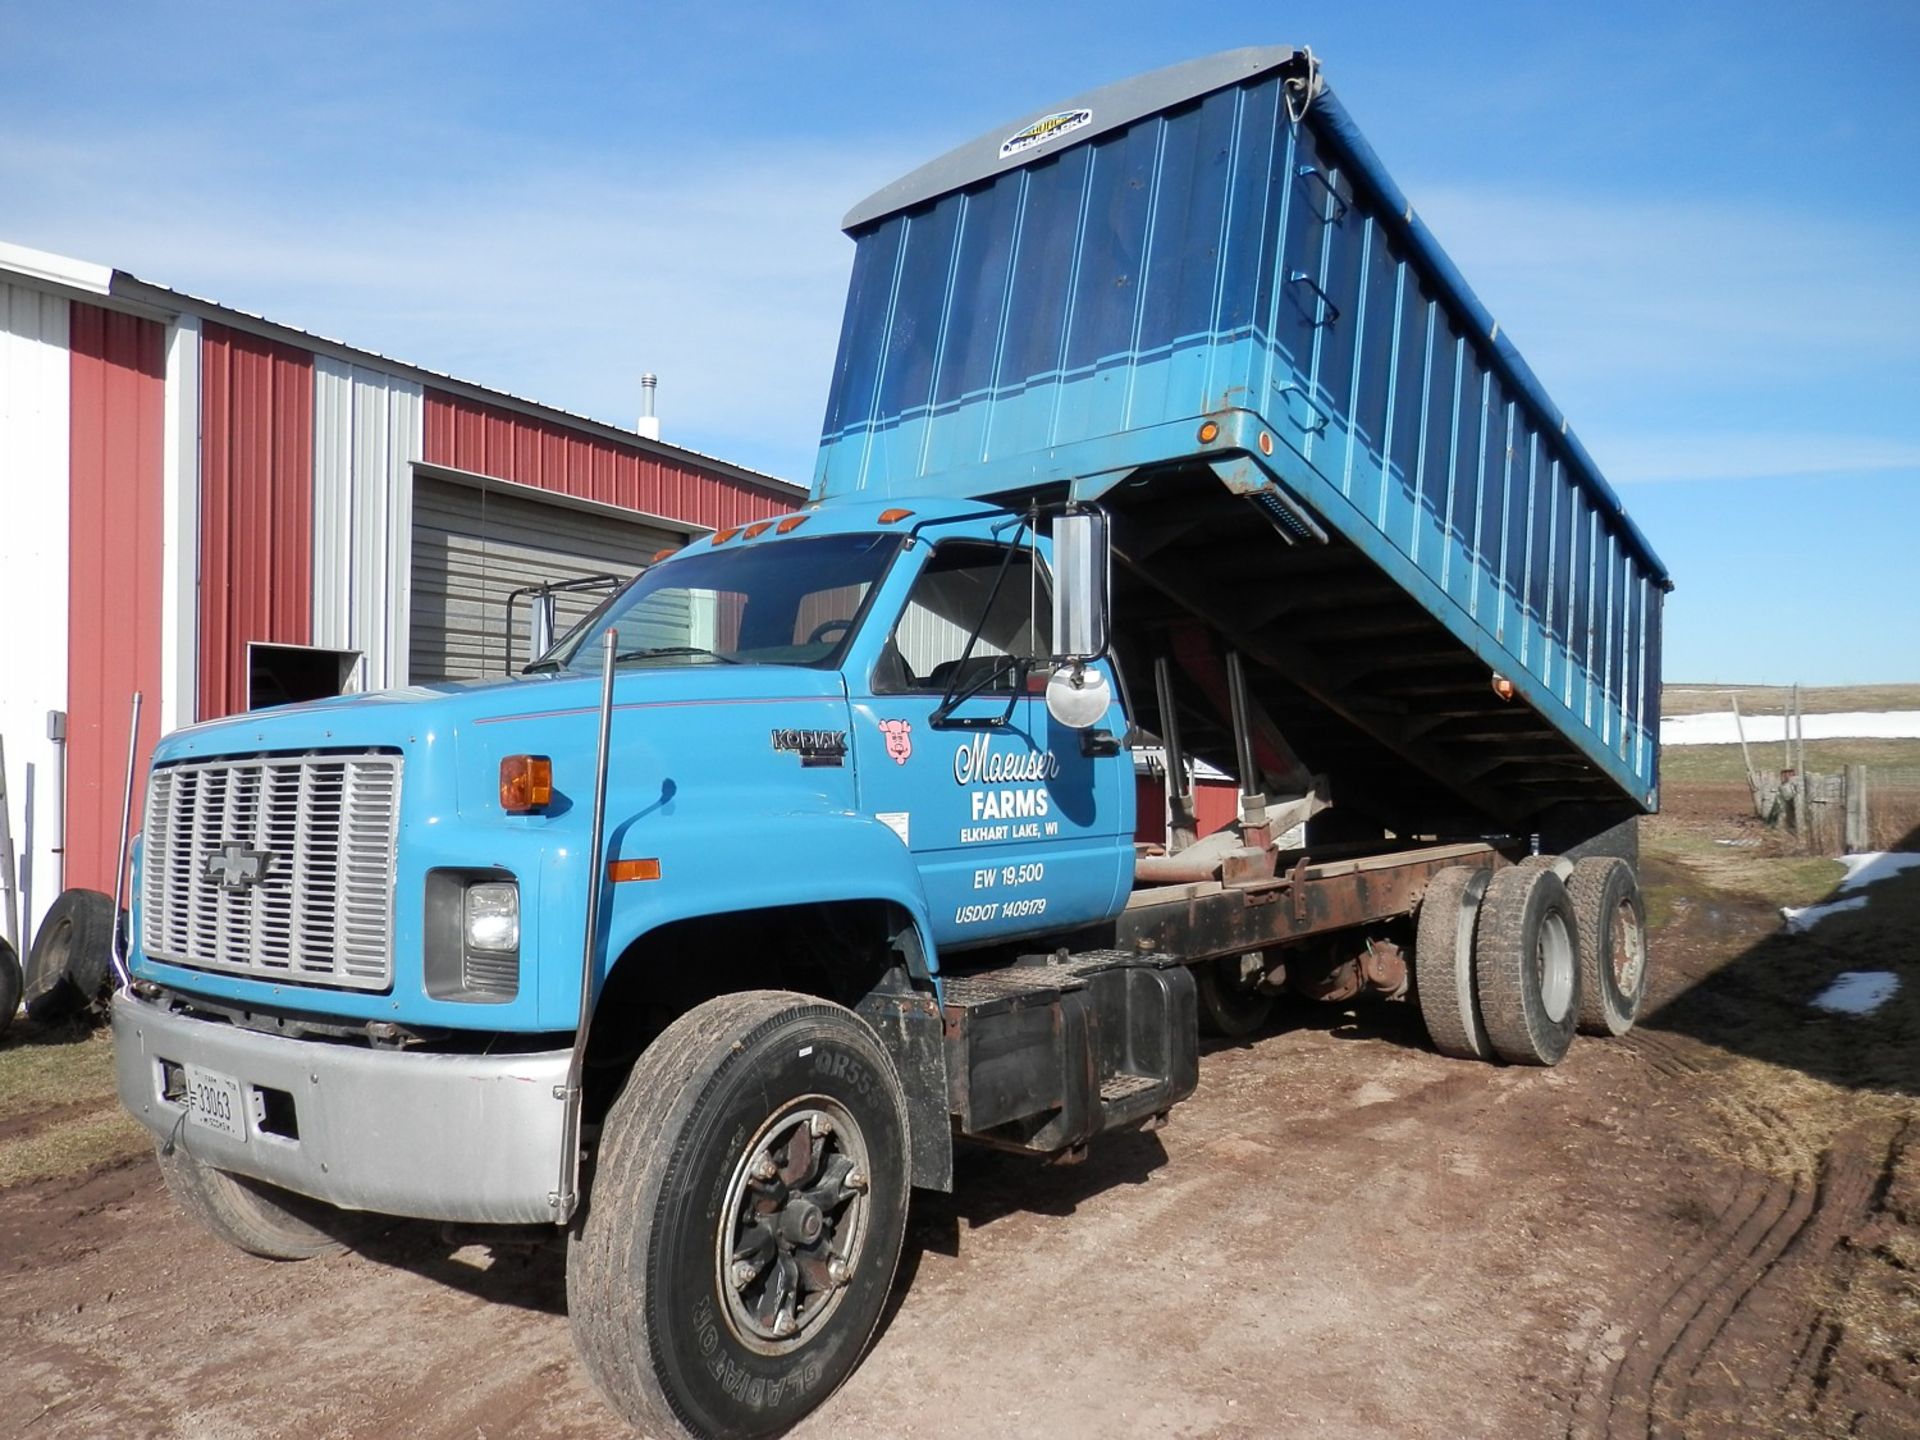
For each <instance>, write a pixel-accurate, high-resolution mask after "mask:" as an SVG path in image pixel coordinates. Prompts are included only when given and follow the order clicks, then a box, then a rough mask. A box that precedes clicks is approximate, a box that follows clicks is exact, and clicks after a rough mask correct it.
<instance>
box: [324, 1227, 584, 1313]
mask: <svg viewBox="0 0 1920 1440" xmlns="http://www.w3.org/2000/svg"><path fill="white" fill-rule="evenodd" d="M351 1244H352V1246H353V1249H354V1251H355V1253H357V1254H358V1255H359V1256H360V1257H361V1258H362V1259H365V1260H370V1261H372V1262H373V1263H374V1264H376V1265H384V1266H388V1267H390V1268H392V1269H395V1270H405V1271H407V1272H408V1273H409V1274H412V1275H418V1276H419V1277H420V1278H421V1279H423V1280H430V1281H432V1282H433V1283H434V1284H436V1285H444V1286H446V1287H447V1288H449V1289H452V1290H458V1291H459V1292H460V1293H462V1294H464V1295H471V1296H473V1297H474V1298H475V1299H476V1300H485V1301H486V1302H488V1303H489V1304H492V1305H511V1306H513V1307H514V1308H515V1309H518V1310H531V1311H534V1312H536V1313H538V1314H542V1315H558V1316H564V1315H565V1314H566V1313H567V1245H566V1236H565V1233H564V1232H562V1231H560V1230H558V1229H556V1230H555V1231H554V1232H553V1234H552V1236H551V1237H550V1238H545V1237H542V1238H536V1239H529V1240H528V1241H527V1243H519V1242H518V1241H516V1242H515V1243H511V1244H490V1243H487V1242H485V1241H483V1240H476V1239H472V1238H449V1237H448V1236H447V1235H446V1234H445V1233H444V1232H443V1231H442V1229H441V1227H440V1225H439V1224H437V1223H436V1222H434V1221H431V1220H399V1219H385V1218H383V1220H382V1221H381V1222H380V1223H379V1224H376V1225H373V1226H371V1227H369V1228H368V1229H367V1230H365V1231H362V1232H360V1233H358V1234H355V1235H353V1236H352V1237H351Z"/></svg>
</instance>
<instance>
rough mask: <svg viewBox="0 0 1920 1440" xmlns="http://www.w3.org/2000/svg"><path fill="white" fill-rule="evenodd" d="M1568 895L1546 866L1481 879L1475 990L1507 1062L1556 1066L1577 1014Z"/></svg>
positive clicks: (1492, 1039)
mask: <svg viewBox="0 0 1920 1440" xmlns="http://www.w3.org/2000/svg"><path fill="white" fill-rule="evenodd" d="M1578 934H1579V931H1578V928H1577V926H1576V924H1575V921H1574V914H1573V901H1572V900H1571V899H1570V898H1568V895H1567V887H1566V886H1565V885H1564V884H1563V883H1561V880H1560V877H1559V875H1557V874H1555V873H1554V871H1553V870H1552V869H1550V868H1548V867H1546V866H1536V865H1515V866H1513V867H1512V868H1510V869H1507V870H1502V871H1500V872H1499V873H1498V874H1497V875H1495V876H1494V877H1493V879H1491V880H1490V881H1488V882H1487V896H1486V899H1485V901H1483V902H1482V904H1481V907H1480V919H1479V923H1478V924H1477V925H1476V926H1475V929H1474V942H1473V978H1474V991H1475V994H1476V995H1477V996H1478V998H1479V1001H1480V1015H1481V1018H1482V1020H1483V1021H1484V1022H1485V1024H1486V1027H1487V1039H1488V1041H1489V1043H1491V1045H1492V1046H1493V1051H1494V1053H1495V1054H1496V1055H1498V1056H1499V1057H1500V1058H1501V1059H1502V1060H1505V1061H1506V1062H1507V1063H1508V1064H1510V1065H1558V1064H1559V1063H1560V1061H1561V1059H1562V1058H1563V1057H1564V1056H1565V1055H1566V1053H1567V1048H1568V1047H1569V1046H1570V1045H1572V1044H1573V1034H1574V1030H1575V1028H1576V1027H1577V1025H1578V1022H1579V1018H1580V953H1579V940H1578V938H1577V937H1578Z"/></svg>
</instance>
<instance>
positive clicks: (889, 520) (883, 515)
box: [880, 510, 913, 525]
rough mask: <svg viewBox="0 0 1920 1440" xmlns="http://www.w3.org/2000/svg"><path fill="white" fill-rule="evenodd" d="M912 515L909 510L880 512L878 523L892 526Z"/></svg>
mask: <svg viewBox="0 0 1920 1440" xmlns="http://www.w3.org/2000/svg"><path fill="white" fill-rule="evenodd" d="M912 514H913V511H911V510H882V511H881V512H880V523H881V524H882V525H893V524H896V523H898V522H899V521H901V520H905V519H907V518H909V517H910V516H911V515H912Z"/></svg>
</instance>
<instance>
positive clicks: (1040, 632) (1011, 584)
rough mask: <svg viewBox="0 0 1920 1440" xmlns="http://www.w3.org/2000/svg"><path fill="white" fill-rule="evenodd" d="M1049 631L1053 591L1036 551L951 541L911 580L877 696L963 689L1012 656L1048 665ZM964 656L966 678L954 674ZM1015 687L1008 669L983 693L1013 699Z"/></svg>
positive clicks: (876, 688) (877, 682) (878, 678)
mask: <svg viewBox="0 0 1920 1440" xmlns="http://www.w3.org/2000/svg"><path fill="white" fill-rule="evenodd" d="M1003 566H1004V573H1003V568H1002V567H1003ZM996 584H997V586H998V588H997V589H996V588H995V587H996ZM983 612H984V619H983V618H982V616H983ZM976 624H978V625H979V626H980V635H979V638H978V639H977V640H975V641H974V645H973V653H972V655H971V656H970V657H969V656H967V639H968V637H969V636H970V635H972V633H973V628H974V626H975V625H976ZM1052 630H1053V600H1052V592H1051V591H1050V590H1049V588H1048V585H1047V577H1046V572H1045V571H1044V570H1043V569H1042V567H1041V566H1040V565H1039V563H1038V562H1037V561H1036V560H1035V558H1034V554H1033V552H1032V550H1030V549H1026V548H1024V547H1016V548H1014V549H1013V551H1012V553H1011V554H1010V555H1009V553H1008V548H1007V547H1006V546H1003V545H988V544H982V543H979V542H975V541H950V542H949V543H947V544H945V545H942V546H940V547H939V549H937V550H936V551H935V552H934V555H933V559H932V560H930V561H928V562H927V567H926V568H925V569H924V570H922V571H921V572H920V575H919V578H918V579H916V580H915V581H914V582H913V590H912V592H911V593H910V594H909V595H908V597H907V604H906V608H905V609H904V610H903V611H902V612H901V614H900V620H899V623H898V624H896V625H895V626H894V631H893V636H892V639H891V640H889V641H888V644H887V648H886V650H885V652H884V653H883V655H882V657H881V660H880V664H879V666H878V667H877V669H876V670H875V673H874V682H873V688H874V693H875V694H880V695H888V694H893V695H898V694H911V693H916V692H919V693H927V694H934V695H938V694H941V693H943V692H944V691H945V690H946V689H947V687H948V685H949V684H955V686H956V688H960V689H964V688H965V687H966V686H967V685H968V684H969V683H971V682H972V681H973V680H975V679H977V678H978V677H979V676H981V675H983V674H987V673H989V672H991V671H993V670H994V669H995V667H996V666H1000V665H1002V664H1003V662H1004V661H1005V659H1006V657H1008V656H1013V657H1015V658H1020V659H1028V660H1045V659H1046V658H1047V656H1048V655H1050V654H1051V653H1052V647H1053V635H1052ZM963 657H965V661H966V670H967V673H966V674H964V675H957V674H956V672H958V671H959V670H960V667H961V662H962V659H963ZM1013 682H1014V675H1013V670H1012V668H1011V667H1007V668H1005V669H1004V670H1003V671H1002V673H1000V674H999V675H997V676H996V677H995V678H994V680H993V681H992V683H990V684H989V685H987V686H986V687H985V688H984V689H983V690H982V691H981V693H982V694H1001V695H1005V694H1008V693H1010V692H1011V691H1012V689H1013Z"/></svg>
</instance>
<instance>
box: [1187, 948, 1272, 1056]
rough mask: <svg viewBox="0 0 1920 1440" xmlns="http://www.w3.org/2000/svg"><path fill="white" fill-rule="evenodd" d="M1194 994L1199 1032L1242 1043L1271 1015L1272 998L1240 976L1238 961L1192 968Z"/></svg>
mask: <svg viewBox="0 0 1920 1440" xmlns="http://www.w3.org/2000/svg"><path fill="white" fill-rule="evenodd" d="M1193 982H1194V990H1195V991H1196V993H1197V994H1198V996H1199V1000H1200V1030H1201V1033H1202V1034H1205V1035H1221V1036H1225V1037H1226V1038H1228V1039H1231V1040H1242V1039H1245V1038H1246V1037H1247V1036H1249V1035H1252V1034H1253V1033H1255V1032H1256V1031H1257V1030H1259V1029H1260V1027H1261V1026H1263V1025H1265V1024H1266V1023H1267V1019H1268V1017H1270V1016H1271V1015H1272V1014H1273V996H1271V995H1269V994H1267V993H1266V992H1265V991H1264V990H1261V989H1259V988H1257V987H1258V982H1257V981H1254V982H1251V983H1250V982H1248V981H1247V980H1245V979H1243V978H1242V976H1241V974H1240V957H1239V956H1238V955H1227V956H1223V957H1222V958H1220V959H1218V960H1207V961H1202V962H1201V963H1200V964H1198V965H1196V966H1194V967H1193Z"/></svg>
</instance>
